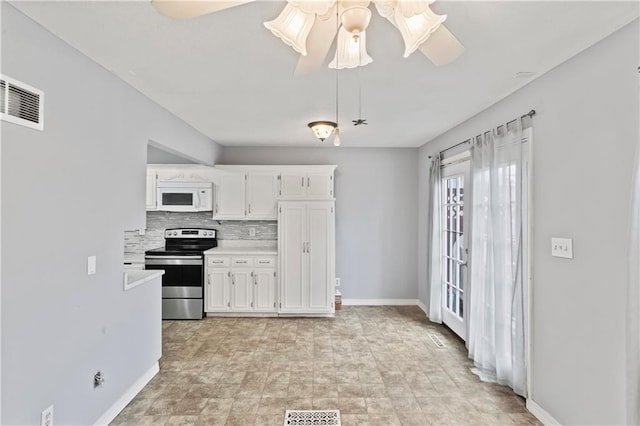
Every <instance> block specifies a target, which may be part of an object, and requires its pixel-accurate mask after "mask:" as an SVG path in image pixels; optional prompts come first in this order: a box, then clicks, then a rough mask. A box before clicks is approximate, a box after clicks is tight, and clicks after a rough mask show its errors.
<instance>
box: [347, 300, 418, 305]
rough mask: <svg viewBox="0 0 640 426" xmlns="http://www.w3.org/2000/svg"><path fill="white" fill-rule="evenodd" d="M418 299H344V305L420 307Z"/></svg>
mask: <svg viewBox="0 0 640 426" xmlns="http://www.w3.org/2000/svg"><path fill="white" fill-rule="evenodd" d="M419 303H420V301H419V300H418V299H342V305H343V306H344V305H350V306H384V305H390V306H398V305H405V306H406V305H411V306H415V305H418V306H420V305H419Z"/></svg>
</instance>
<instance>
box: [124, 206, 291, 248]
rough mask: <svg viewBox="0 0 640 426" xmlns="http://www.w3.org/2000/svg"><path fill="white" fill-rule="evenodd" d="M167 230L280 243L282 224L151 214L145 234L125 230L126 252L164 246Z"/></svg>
mask: <svg viewBox="0 0 640 426" xmlns="http://www.w3.org/2000/svg"><path fill="white" fill-rule="evenodd" d="M167 228H214V229H217V230H218V239H219V240H277V239H278V222H276V221H275V220H252V221H239V220H222V221H217V220H213V219H212V218H211V212H198V213H170V212H147V229H146V232H145V235H139V234H138V231H125V233H124V251H125V252H129V253H144V251H145V250H149V249H152V248H156V247H161V246H163V245H164V230H165V229H167ZM249 228H255V230H256V236H255V237H250V236H249Z"/></svg>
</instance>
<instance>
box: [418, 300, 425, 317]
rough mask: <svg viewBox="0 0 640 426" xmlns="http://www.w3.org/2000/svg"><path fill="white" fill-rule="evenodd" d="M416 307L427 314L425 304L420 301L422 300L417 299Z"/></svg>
mask: <svg viewBox="0 0 640 426" xmlns="http://www.w3.org/2000/svg"><path fill="white" fill-rule="evenodd" d="M418 307H419V308H420V309H422V312H424V314H425V315H427V305H425V304H424V303H422V300H420V299H418Z"/></svg>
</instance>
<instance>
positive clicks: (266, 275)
mask: <svg viewBox="0 0 640 426" xmlns="http://www.w3.org/2000/svg"><path fill="white" fill-rule="evenodd" d="M253 283H254V287H255V293H254V294H255V296H254V298H253V300H254V303H255V306H254V309H255V310H256V311H263V312H264V311H270V312H273V311H275V310H276V270H275V269H269V268H267V269H256V270H255V271H254V272H253Z"/></svg>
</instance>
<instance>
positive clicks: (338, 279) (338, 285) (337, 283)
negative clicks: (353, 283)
mask: <svg viewBox="0 0 640 426" xmlns="http://www.w3.org/2000/svg"><path fill="white" fill-rule="evenodd" d="M336 287H340V278H336Z"/></svg>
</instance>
